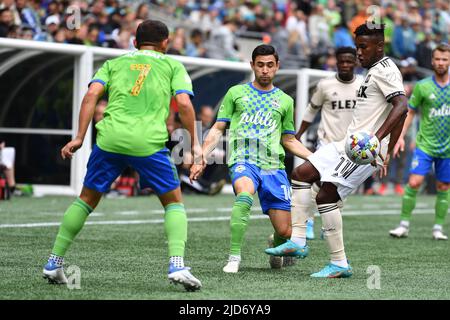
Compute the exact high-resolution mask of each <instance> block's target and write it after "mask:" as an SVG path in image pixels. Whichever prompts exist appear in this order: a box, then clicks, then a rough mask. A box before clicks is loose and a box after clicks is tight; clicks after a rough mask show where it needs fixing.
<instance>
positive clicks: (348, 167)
mask: <svg viewBox="0 0 450 320" xmlns="http://www.w3.org/2000/svg"><path fill="white" fill-rule="evenodd" d="M308 160H309V162H311V164H312V165H313V166H314V167H315V168H316V169H317V171H319V173H320V181H321V182H331V183H333V184H334V185H336V186H337V191H338V193H339V196H340V197H341V200H344V199H345V198H346V197H347V196H348V195H349V194H351V193H352V192H353V191H354V190H355V189H356V188H358V186H360V185H361V184H362V183H363V182H364V181H365V180H366V179H367V178H368V177H370V176H371V175H372V174H373V173H374V172H375V171H377V170H378V169H377V168H375V167H374V166H372V165H370V164H367V165H358V164H356V163H353V162H352V161H351V160H350V159H349V158H348V157H347V155H346V154H345V152H343V153H340V152H339V151H338V150H337V149H336V146H335V144H334V143H328V144H327V145H324V146H322V147H321V148H320V149H319V150H317V151H316V152H314V153H313V154H312V155H310V156H309V157H308Z"/></svg>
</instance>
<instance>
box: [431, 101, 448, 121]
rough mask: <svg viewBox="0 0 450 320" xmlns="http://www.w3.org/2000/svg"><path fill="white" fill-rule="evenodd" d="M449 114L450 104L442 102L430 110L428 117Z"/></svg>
mask: <svg viewBox="0 0 450 320" xmlns="http://www.w3.org/2000/svg"><path fill="white" fill-rule="evenodd" d="M446 116H450V106H447V105H446V104H443V105H442V107H440V108H439V109H434V108H433V109H431V110H430V118H434V117H446Z"/></svg>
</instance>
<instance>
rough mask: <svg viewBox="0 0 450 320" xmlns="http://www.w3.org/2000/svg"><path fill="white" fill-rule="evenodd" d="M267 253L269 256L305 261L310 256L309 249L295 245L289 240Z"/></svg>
mask: <svg viewBox="0 0 450 320" xmlns="http://www.w3.org/2000/svg"><path fill="white" fill-rule="evenodd" d="M265 252H266V253H267V254H270V255H271V256H279V257H280V256H285V257H296V258H300V259H304V258H306V257H307V256H308V253H309V247H308V246H306V245H305V246H304V247H300V246H298V245H297V244H295V242H292V241H291V240H287V241H286V242H285V243H283V244H281V245H279V246H278V247H275V248H267V249H266V250H265Z"/></svg>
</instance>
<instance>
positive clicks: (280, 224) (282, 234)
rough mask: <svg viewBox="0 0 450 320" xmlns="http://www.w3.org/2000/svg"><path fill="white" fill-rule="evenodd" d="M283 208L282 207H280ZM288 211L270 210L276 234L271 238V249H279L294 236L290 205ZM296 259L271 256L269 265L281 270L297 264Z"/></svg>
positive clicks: (287, 207)
mask: <svg viewBox="0 0 450 320" xmlns="http://www.w3.org/2000/svg"><path fill="white" fill-rule="evenodd" d="M280 207H282V206H280ZM285 208H286V209H288V210H282V209H269V211H268V213H269V217H270V221H271V223H272V226H273V228H274V229H275V232H274V233H273V236H271V237H270V238H269V242H268V244H269V248H273V247H278V246H280V245H282V244H284V243H285V242H286V241H287V240H286V239H289V238H290V237H291V235H292V219H291V213H290V210H289V205H288V206H286V207H285ZM295 260H296V259H295V258H294V257H281V256H274V255H270V256H269V264H270V267H271V268H272V269H281V268H282V267H285V266H292V265H294V264H295Z"/></svg>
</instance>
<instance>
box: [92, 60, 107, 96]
mask: <svg viewBox="0 0 450 320" xmlns="http://www.w3.org/2000/svg"><path fill="white" fill-rule="evenodd" d="M110 67H111V66H110V61H109V60H108V61H106V62H105V63H104V64H103V65H102V66H101V67H100V69H98V71H97V72H96V73H95V75H94V76H93V77H92V80H91V82H89V85H91V83H94V82H98V83H101V84H102V85H103V86H104V87H105V91H107V90H108V88H109V80H110V78H111V68H110Z"/></svg>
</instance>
